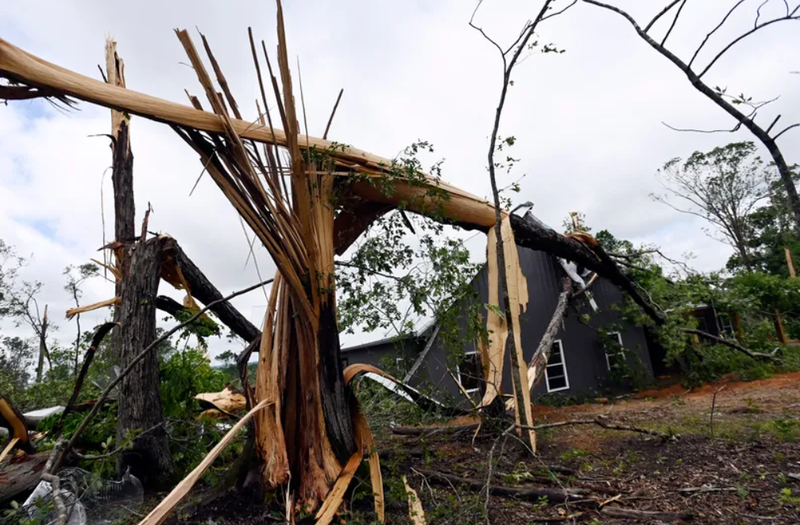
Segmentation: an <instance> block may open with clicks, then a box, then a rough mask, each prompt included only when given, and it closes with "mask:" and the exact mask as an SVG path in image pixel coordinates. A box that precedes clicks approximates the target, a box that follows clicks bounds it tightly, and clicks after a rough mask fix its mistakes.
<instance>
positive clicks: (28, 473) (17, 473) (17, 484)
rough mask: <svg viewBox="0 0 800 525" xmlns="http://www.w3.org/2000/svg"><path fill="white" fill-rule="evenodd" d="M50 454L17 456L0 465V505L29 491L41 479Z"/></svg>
mask: <svg viewBox="0 0 800 525" xmlns="http://www.w3.org/2000/svg"><path fill="white" fill-rule="evenodd" d="M49 457H50V452H49V451H47V452H39V453H38V454H31V455H29V454H18V455H16V456H14V455H12V456H11V457H9V458H7V459H5V460H4V461H3V462H2V463H0V505H2V504H4V503H6V502H8V501H10V500H12V499H14V498H16V497H17V496H19V495H20V494H23V493H25V492H28V491H31V490H33V489H34V487H36V485H37V484H38V483H39V480H41V479H42V473H43V472H44V468H45V464H46V463H47V460H48V458H49Z"/></svg>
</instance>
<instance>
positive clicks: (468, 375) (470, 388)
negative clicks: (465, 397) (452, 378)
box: [458, 350, 483, 394]
mask: <svg viewBox="0 0 800 525" xmlns="http://www.w3.org/2000/svg"><path fill="white" fill-rule="evenodd" d="M482 376H483V374H481V358H480V356H479V355H478V352H477V350H472V351H468V352H466V353H465V354H464V360H463V361H461V364H460V365H458V382H459V383H461V386H463V387H464V390H466V391H467V393H469V394H472V393H473V392H478V391H480V389H481V378H482Z"/></svg>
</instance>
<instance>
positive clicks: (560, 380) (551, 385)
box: [544, 339, 569, 392]
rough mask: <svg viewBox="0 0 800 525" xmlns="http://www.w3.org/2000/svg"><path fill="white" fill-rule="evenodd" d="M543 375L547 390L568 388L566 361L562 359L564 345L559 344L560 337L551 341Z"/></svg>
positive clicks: (553, 390) (556, 390) (554, 390)
mask: <svg viewBox="0 0 800 525" xmlns="http://www.w3.org/2000/svg"><path fill="white" fill-rule="evenodd" d="M544 377H545V379H546V381H547V391H548V392H558V391H559V390H568V389H569V377H568V376H567V362H566V361H565V360H564V346H563V345H562V344H561V340H560V339H559V340H557V341H554V342H553V348H552V349H551V350H550V358H549V359H548V360H547V366H546V367H545V369H544Z"/></svg>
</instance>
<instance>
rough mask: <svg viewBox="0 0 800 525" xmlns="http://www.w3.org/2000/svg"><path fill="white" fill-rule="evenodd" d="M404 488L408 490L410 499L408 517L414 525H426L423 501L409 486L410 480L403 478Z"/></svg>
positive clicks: (407, 493) (407, 495) (407, 494)
mask: <svg viewBox="0 0 800 525" xmlns="http://www.w3.org/2000/svg"><path fill="white" fill-rule="evenodd" d="M403 486H404V487H405V489H406V497H407V498H408V517H409V518H410V519H411V523H413V524H414V525H426V523H427V521H425V510H424V509H423V508H422V501H420V499H419V495H418V494H417V491H416V490H414V489H413V488H411V485H409V484H408V479H407V478H406V477H405V476H403Z"/></svg>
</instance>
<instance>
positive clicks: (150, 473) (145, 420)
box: [117, 238, 174, 486]
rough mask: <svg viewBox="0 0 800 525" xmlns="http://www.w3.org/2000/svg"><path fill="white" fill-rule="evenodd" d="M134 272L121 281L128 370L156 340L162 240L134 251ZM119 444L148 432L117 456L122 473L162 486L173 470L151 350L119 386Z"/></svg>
mask: <svg viewBox="0 0 800 525" xmlns="http://www.w3.org/2000/svg"><path fill="white" fill-rule="evenodd" d="M131 252H132V253H131V262H130V273H129V275H128V276H127V278H126V279H125V280H123V283H122V303H121V305H120V321H121V325H120V329H119V332H120V339H121V342H122V346H121V347H120V356H119V357H120V366H121V368H125V367H126V366H127V365H128V363H129V362H130V361H131V360H132V359H133V358H134V357H136V355H138V354H139V353H140V352H141V351H142V350H144V348H145V347H146V346H147V345H149V344H150V343H152V342H153V341H154V340H155V339H156V296H157V295H158V283H159V280H160V278H161V254H162V246H161V240H160V239H158V238H155V239H150V240H149V241H146V242H143V243H139V244H138V245H136V246H135V247H134V248H133V249H132V250H131ZM118 399H119V409H118V419H117V443H118V444H120V443H122V442H123V440H124V438H125V436H126V435H127V434H128V432H130V431H137V430H138V431H142V432H144V431H147V433H146V434H145V435H143V436H141V437H138V438H137V439H136V440H135V441H134V444H133V447H132V448H131V449H130V450H125V451H124V452H122V453H120V455H119V456H118V461H117V466H118V470H119V472H125V470H126V468H127V467H128V466H130V467H131V471H132V472H133V474H134V475H136V476H139V477H140V479H142V481H143V482H144V483H145V484H148V485H154V486H163V485H165V484H166V483H167V482H169V481H170V478H171V476H172V474H173V472H174V468H173V464H172V456H171V455H170V452H169V447H168V443H167V434H166V432H165V430H164V428H163V426H162V427H160V428H155V430H152V429H153V428H154V427H156V426H158V425H162V424H163V421H164V416H163V410H162V406H161V393H160V389H159V378H158V354H157V353H156V352H150V353H148V354H147V357H145V358H144V359H143V360H142V361H141V362H140V363H139V364H138V365H137V366H136V368H134V370H133V372H131V373H130V374H128V375H127V376H126V377H125V378H124V379H123V380H122V383H121V384H120V391H119V396H118Z"/></svg>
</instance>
